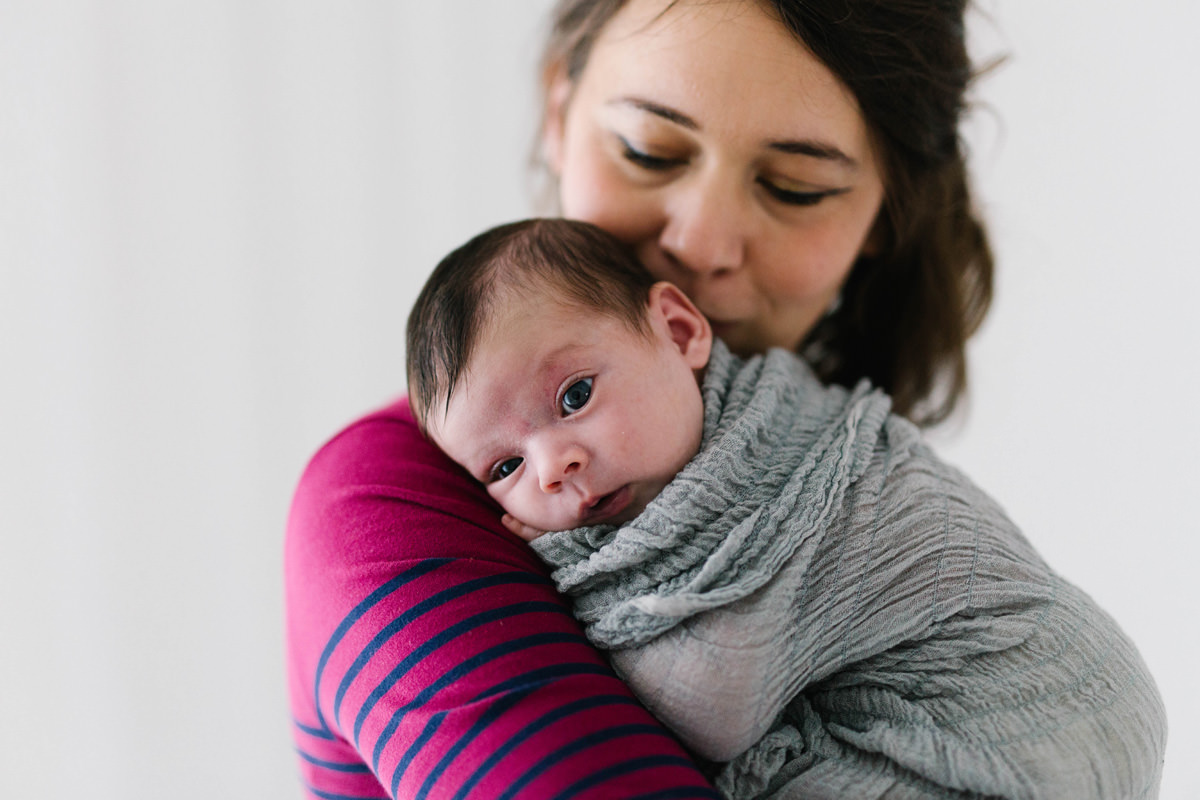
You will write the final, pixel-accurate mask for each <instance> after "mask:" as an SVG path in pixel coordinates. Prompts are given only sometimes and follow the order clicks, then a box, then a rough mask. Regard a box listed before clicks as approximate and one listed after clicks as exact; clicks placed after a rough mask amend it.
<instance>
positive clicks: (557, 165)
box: [542, 63, 572, 176]
mask: <svg viewBox="0 0 1200 800" xmlns="http://www.w3.org/2000/svg"><path fill="white" fill-rule="evenodd" d="M542 89H543V94H542V96H543V97H544V98H545V100H544V102H545V106H544V107H543V108H542V157H543V158H544V159H545V160H546V166H547V167H549V168H550V172H551V173H552V174H553V175H555V176H557V175H559V173H560V172H561V171H562V156H563V137H564V135H565V133H566V119H567V104H568V103H569V101H570V99H571V89H572V86H571V79H570V78H568V77H567V68H566V65H565V64H562V63H554V64H548V65H546V68H545V69H544V70H543V71H542Z"/></svg>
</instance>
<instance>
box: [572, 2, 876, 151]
mask: <svg viewBox="0 0 1200 800" xmlns="http://www.w3.org/2000/svg"><path fill="white" fill-rule="evenodd" d="M580 83H581V86H580V87H577V88H580V89H581V90H583V91H588V90H595V91H596V92H597V93H598V94H599V95H600V96H594V97H592V99H593V100H595V101H599V102H601V103H606V104H620V103H622V102H627V101H630V100H632V101H634V102H633V105H634V106H637V105H642V106H645V105H649V104H659V105H661V106H664V107H666V108H668V109H670V110H672V111H675V112H679V113H681V114H682V115H684V116H686V117H688V118H689V119H690V120H692V121H694V122H695V123H697V125H698V126H699V127H700V128H701V129H703V130H704V131H705V132H715V131H717V130H723V131H725V132H727V133H728V134H729V135H730V136H733V137H738V138H743V137H744V138H748V139H754V140H757V141H770V140H776V139H779V140H791V139H794V138H797V137H803V138H808V137H813V136H816V137H818V138H829V137H831V136H832V137H836V138H839V139H843V140H846V139H850V140H853V141H852V142H843V144H845V145H846V146H850V145H851V144H852V145H853V146H854V147H855V149H859V148H864V147H867V146H869V145H868V143H867V130H866V123H865V121H864V120H863V118H862V115H861V113H860V111H859V107H858V102H857V100H856V99H855V97H854V95H853V93H852V92H850V90H849V89H848V88H847V87H846V86H845V85H844V84H843V83H842V82H841V81H840V80H839V79H838V78H837V76H835V75H834V74H833V72H832V71H831V70H830V69H829V68H828V67H827V66H825V64H824V63H822V62H821V61H820V59H818V58H817V57H816V56H815V55H813V54H812V53H811V51H809V50H808V48H807V47H806V46H805V45H804V44H803V43H802V42H801V41H800V40H799V39H798V38H796V36H795V35H794V34H793V33H792V32H791V31H790V30H788V29H787V28H786V27H785V26H784V25H783V23H782V22H780V21H779V20H778V19H777V18H776V17H774V16H773V15H772V14H771V13H770V12H769V11H768V10H767V8H766V6H765V5H764V4H763V3H760V2H756V0H717V2H707V1H704V0H681V2H674V3H672V2H668V0H630V2H629V3H627V4H626V5H625V6H624V7H623V8H622V9H621V10H620V11H619V12H617V14H616V15H615V16H614V17H613V19H612V20H610V21H609V23H608V25H607V26H606V27H605V28H604V30H603V31H601V34H600V36H599V38H598V39H597V41H596V43H595V45H594V46H593V48H592V52H591V54H590V57H589V59H588V63H587V65H586V66H585V69H584V73H583V76H582V77H581V81H580ZM855 155H856V156H858V157H862V156H864V155H865V154H864V153H861V152H859V153H856V154H855Z"/></svg>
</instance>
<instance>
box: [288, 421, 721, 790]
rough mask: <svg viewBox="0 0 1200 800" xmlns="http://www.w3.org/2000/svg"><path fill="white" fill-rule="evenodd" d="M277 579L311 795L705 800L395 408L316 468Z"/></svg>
mask: <svg viewBox="0 0 1200 800" xmlns="http://www.w3.org/2000/svg"><path fill="white" fill-rule="evenodd" d="M285 585H286V595H287V596H286V605H287V639H288V641H287V644H288V671H289V675H288V679H289V690H290V699H291V706H292V714H293V725H294V738H295V742H296V748H297V752H298V756H299V765H300V772H301V775H302V778H303V781H304V783H305V785H306V787H307V790H308V792H309V796H310V797H313V798H322V799H323V800H351V799H352V798H384V797H411V798H474V797H488V798H539V799H541V798H609V799H611V798H634V797H644V798H717V797H718V795H717V794H716V793H715V792H714V791H713V789H712V788H711V787H710V786H709V784H708V783H707V782H706V780H705V779H704V777H703V776H702V774H701V773H700V772H699V770H698V769H697V768H696V766H695V765H694V763H693V762H692V760H691V759H690V758H689V757H688V756H687V754H686V753H685V752H684V750H683V748H682V747H681V746H680V745H679V743H678V742H677V741H676V740H675V739H674V738H673V737H672V736H671V735H670V734H668V733H667V732H666V731H665V729H664V728H663V727H662V726H661V725H660V724H659V723H658V722H657V721H656V720H655V719H654V718H653V717H652V716H650V714H649V713H648V712H647V711H646V710H645V709H644V708H643V707H642V706H641V705H640V704H638V703H637V701H635V700H634V699H633V696H632V694H631V693H630V691H629V689H628V688H627V687H626V686H625V685H624V684H623V683H622V682H621V681H620V680H618V679H617V678H616V676H615V675H614V674H613V673H612V672H611V670H610V668H609V667H608V665H607V663H606V662H605V661H604V660H603V658H602V657H601V656H600V654H599V653H598V652H597V651H596V650H595V649H594V648H593V647H592V646H591V645H590V644H589V643H588V641H587V640H586V639H585V638H584V636H583V634H582V632H581V630H580V627H579V625H578V624H577V623H576V621H575V620H574V618H573V617H572V616H571V615H570V613H569V610H568V607H567V606H566V604H565V602H564V600H563V599H562V598H561V596H559V595H558V593H557V592H556V591H555V589H554V588H553V585H552V584H551V583H550V581H549V580H548V578H547V576H546V573H545V570H544V567H542V565H541V563H540V562H539V561H538V560H537V559H536V558H535V557H534V556H533V554H532V552H531V551H530V550H529V549H528V547H527V546H526V545H525V544H524V543H523V542H521V541H520V540H518V539H517V538H516V537H515V536H512V535H511V534H509V533H508V532H507V531H505V530H504V529H503V528H502V527H501V526H500V524H499V511H498V509H497V507H496V506H494V505H493V504H492V503H491V500H490V499H489V498H488V497H487V494H486V493H485V492H484V491H483V490H482V488H481V487H479V486H478V484H476V483H475V482H474V481H472V480H471V479H470V478H469V476H468V475H467V474H466V473H465V472H464V471H463V470H461V469H459V468H458V467H457V466H456V465H454V464H453V463H452V462H450V461H449V460H448V459H446V458H445V456H444V455H442V454H441V452H440V451H438V450H437V449H436V448H435V447H434V446H433V445H432V444H430V443H429V442H428V441H427V440H426V439H425V438H424V437H423V436H422V435H421V434H420V432H419V431H418V429H417V428H416V425H415V423H414V422H413V420H412V417H411V414H410V413H409V410H408V406H407V403H406V402H405V401H401V402H400V403H397V404H396V405H394V406H392V407H390V408H388V409H385V410H383V411H381V412H378V413H376V414H373V415H371V416H368V417H366V418H364V419H362V420H359V421H358V422H356V423H355V424H353V425H351V426H350V427H349V428H347V429H346V430H344V431H343V432H342V433H341V434H339V435H338V436H337V437H335V438H334V439H333V440H332V441H331V442H329V443H328V444H327V445H326V446H325V447H324V448H322V449H321V451H320V452H318V453H317V455H316V456H315V457H314V458H313V460H312V461H311V462H310V464H309V466H308V468H307V470H306V471H305V473H304V475H303V477H302V478H301V480H300V484H299V486H298V488H297V491H296V494H295V497H294V500H293V505H292V510H291V514H290V516H289V521H288V531H287V541H286V546H285Z"/></svg>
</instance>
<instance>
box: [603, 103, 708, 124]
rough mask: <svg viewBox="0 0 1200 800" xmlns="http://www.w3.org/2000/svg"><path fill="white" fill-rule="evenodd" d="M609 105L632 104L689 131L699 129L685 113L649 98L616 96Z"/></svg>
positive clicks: (694, 121)
mask: <svg viewBox="0 0 1200 800" xmlns="http://www.w3.org/2000/svg"><path fill="white" fill-rule="evenodd" d="M609 105H615V106H632V107H633V108H636V109H638V110H639V111H646V112H649V113H651V114H654V115H655V116H658V117H662V118H663V119H665V120H667V121H668V122H674V123H675V124H676V125H680V126H682V127H684V128H687V129H688V130H691V131H698V130H700V125H699V124H697V122H696V120H694V119H692V118H691V117H689V116H688V115H687V114H684V113H682V112H680V111H676V110H675V109H673V108H668V107H667V106H664V105H660V104H659V103H655V102H652V101H650V100H644V99H642V98H641V97H618V98H617V99H615V100H613V101H612V102H611V103H609Z"/></svg>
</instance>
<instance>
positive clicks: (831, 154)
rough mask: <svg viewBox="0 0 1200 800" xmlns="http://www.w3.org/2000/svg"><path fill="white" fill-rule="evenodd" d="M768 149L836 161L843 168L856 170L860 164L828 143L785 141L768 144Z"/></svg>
mask: <svg viewBox="0 0 1200 800" xmlns="http://www.w3.org/2000/svg"><path fill="white" fill-rule="evenodd" d="M767 147H769V148H771V149H772V150H776V151H778V152H780V153H789V154H795V155H802V156H811V157H812V158H820V159H823V160H825V161H835V162H837V163H839V164H841V165H842V166H845V167H850V168H851V169H855V168H857V167H858V162H857V161H856V160H854V159H853V158H851V157H850V156H848V155H846V153H844V152H843V151H842V150H841V149H839V148H837V147H835V146H834V145H832V144H829V143H828V142H821V141H817V140H815V139H785V140H782V141H777V142H767Z"/></svg>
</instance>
